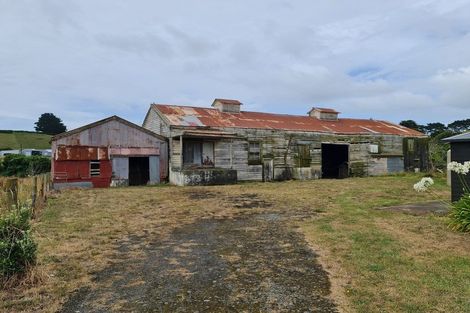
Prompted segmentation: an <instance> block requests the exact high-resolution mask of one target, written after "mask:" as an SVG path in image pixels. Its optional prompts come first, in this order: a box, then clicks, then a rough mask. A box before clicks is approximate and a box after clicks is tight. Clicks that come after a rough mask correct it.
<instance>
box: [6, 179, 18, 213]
mask: <svg viewBox="0 0 470 313" xmlns="http://www.w3.org/2000/svg"><path fill="white" fill-rule="evenodd" d="M4 190H5V191H6V192H7V205H8V207H11V206H13V205H14V206H15V207H18V178H9V179H7V180H6V181H5V185H4Z"/></svg>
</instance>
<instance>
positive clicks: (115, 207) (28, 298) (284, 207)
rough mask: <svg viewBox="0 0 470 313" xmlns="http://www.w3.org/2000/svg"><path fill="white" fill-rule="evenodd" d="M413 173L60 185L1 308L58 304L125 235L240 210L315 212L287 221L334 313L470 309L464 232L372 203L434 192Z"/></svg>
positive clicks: (469, 254) (105, 261) (442, 189)
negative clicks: (32, 261) (323, 282)
mask: <svg viewBox="0 0 470 313" xmlns="http://www.w3.org/2000/svg"><path fill="white" fill-rule="evenodd" d="M418 178H419V176H417V175H406V176H389V177H375V178H353V179H346V180H316V181H306V182H301V181H289V182H282V183H247V184H239V185H233V186H215V187H172V186H161V187H140V188H113V189H94V190H71V191H65V192H62V193H60V194H57V195H55V196H54V197H53V198H51V199H50V200H49V203H48V206H47V207H46V208H45V209H44V211H43V212H42V215H41V216H40V218H39V219H38V220H37V221H35V224H34V230H35V233H36V239H37V240H38V242H39V264H38V266H37V267H36V268H35V270H34V271H33V272H32V273H31V274H30V279H29V281H27V282H25V283H24V284H23V285H21V286H19V287H17V288H15V289H12V290H9V291H8V292H7V291H0V310H4V311H21V310H25V311H35V312H41V311H42V312H53V311H56V310H57V309H58V308H60V305H61V303H63V302H64V301H65V300H66V299H67V297H68V296H69V295H70V293H71V292H72V291H73V290H75V289H77V288H79V287H83V286H93V284H94V281H93V280H92V277H93V273H96V272H98V271H100V270H102V269H104V268H106V266H107V265H109V264H111V263H112V262H113V257H115V256H116V255H117V254H118V253H119V251H118V250H117V247H118V244H119V243H120V242H122V241H123V240H124V241H125V240H126V238H129V237H131V236H133V235H139V236H150V235H152V236H157V238H164V237H165V236H167V235H168V234H169V232H170V231H172V230H173V229H175V228H177V227H178V226H181V225H185V224H189V223H191V222H194V221H195V220H196V219H198V218H230V217H231V216H233V215H236V214H242V213H243V212H244V211H253V210H259V211H262V212H270V211H273V212H282V211H284V212H285V211H295V210H299V212H300V211H303V212H305V210H308V211H311V212H312V213H314V214H313V215H312V216H310V217H308V218H305V219H303V220H302V221H299V220H297V221H296V222H291V223H290V224H291V225H290V227H292V228H293V229H296V230H297V231H299V232H301V233H303V234H304V235H305V238H306V240H307V241H308V242H309V244H310V245H311V246H312V248H313V249H314V250H315V251H317V252H318V254H319V255H320V261H321V263H322V265H323V267H324V268H325V269H326V270H327V271H328V272H329V274H330V280H331V283H332V296H333V298H334V300H335V302H336V303H337V304H338V306H339V308H340V309H341V310H342V311H345V312H470V240H469V239H470V237H469V235H466V234H461V233H456V232H453V231H451V230H449V229H448V228H447V223H448V220H447V218H446V217H438V216H435V215H424V216H413V215H407V214H404V213H400V212H390V211H383V210H376V208H378V207H382V206H390V205H395V204H402V203H412V202H419V201H425V200H432V199H433V197H432V196H431V195H429V194H423V193H416V192H415V191H414V190H413V188H412V186H413V184H414V183H415V182H416V181H417V180H418ZM436 181H437V183H436V185H435V188H434V190H435V191H436V192H437V193H438V194H439V195H440V197H442V198H443V199H448V198H449V190H448V188H447V186H445V182H444V180H442V179H437V180H436ZM210 193H217V194H218V195H222V196H224V197H230V198H231V199H236V198H237V196H240V195H243V194H246V193H251V194H254V193H255V194H256V195H257V197H258V198H260V199H262V200H263V202H260V205H259V207H256V208H245V207H243V206H238V207H237V206H236V205H232V206H230V205H226V204H225V205H222V204H221V203H220V202H219V201H217V199H215V200H214V198H211V197H206V196H205V195H207V194H210ZM234 203H236V202H234ZM263 203H271V204H272V205H270V206H266V207H264V204H263ZM144 238H145V237H144ZM135 253H136V254H139V251H138V250H137V251H136V252H135Z"/></svg>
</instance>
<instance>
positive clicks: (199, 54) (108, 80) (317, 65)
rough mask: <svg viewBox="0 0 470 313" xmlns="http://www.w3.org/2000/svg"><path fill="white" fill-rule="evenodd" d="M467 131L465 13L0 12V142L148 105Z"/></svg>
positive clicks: (348, 5) (370, 8)
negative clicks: (462, 124) (331, 111)
mask: <svg viewBox="0 0 470 313" xmlns="http://www.w3.org/2000/svg"><path fill="white" fill-rule="evenodd" d="M216 97H219V98H232V99H238V100H240V101H241V102H243V103H244V106H243V109H244V110H247V111H267V112H276V113H290V114H302V115H303V114H306V112H307V111H308V110H309V108H310V107H312V106H321V107H331V108H335V109H337V110H339V111H340V112H342V114H341V116H342V117H358V118H371V117H372V118H376V119H384V120H388V121H392V122H399V121H401V120H403V119H414V120H416V121H418V122H421V123H427V122H433V121H441V122H445V123H447V122H452V121H454V120H456V119H464V118H470V0H469V1H464V0H453V1H451V0H442V1H433V0H422V1H409V0H406V1H400V0H394V1H385V0H383V1H378V0H369V1H346V0H345V1H334V0H329V1H311V0H290V1H287V0H286V1H279V0H257V1H253V0H249V1H248V0H237V1H224V0H204V1H201V0H198V1H196V0H184V1H183V0H172V1H158V0H145V1H144V0H142V1H137V0H136V1H119V0H109V1H105V0H92V1H91V0H90V1H87V0H80V1H71V0H68V1H64V0H56V1H49V0H30V1H22V0H0V129H25V130H32V129H33V126H34V125H33V124H34V122H35V121H36V120H37V118H38V117H39V115H40V114H41V113H44V112H52V113H54V114H56V115H57V116H59V117H60V118H62V119H63V121H64V122H65V124H66V125H67V126H68V128H69V129H71V128H75V127H78V126H80V125H83V124H85V123H89V122H93V121H95V120H97V119H101V118H104V117H107V116H110V115H113V114H116V115H120V116H121V117H124V118H127V119H129V120H131V121H133V122H135V123H137V124H141V123H142V121H143V119H144V117H145V114H146V112H147V109H148V107H149V104H150V103H153V102H155V103H170V104H183V105H195V106H210V104H211V103H212V100H213V99H214V98H216Z"/></svg>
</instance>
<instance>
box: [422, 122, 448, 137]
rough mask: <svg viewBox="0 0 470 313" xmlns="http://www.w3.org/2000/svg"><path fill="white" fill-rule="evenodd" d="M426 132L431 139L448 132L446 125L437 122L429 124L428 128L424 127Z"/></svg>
mask: <svg viewBox="0 0 470 313" xmlns="http://www.w3.org/2000/svg"><path fill="white" fill-rule="evenodd" d="M424 130H425V132H426V134H428V135H429V136H431V137H435V136H437V135H438V134H440V133H442V132H444V131H446V130H447V127H446V125H444V124H442V123H439V122H436V123H428V124H427V125H426V126H424Z"/></svg>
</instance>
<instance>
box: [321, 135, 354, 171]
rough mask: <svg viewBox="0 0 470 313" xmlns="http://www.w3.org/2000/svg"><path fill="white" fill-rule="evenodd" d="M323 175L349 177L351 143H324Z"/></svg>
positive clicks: (322, 147)
mask: <svg viewBox="0 0 470 313" xmlns="http://www.w3.org/2000/svg"><path fill="white" fill-rule="evenodd" d="M321 159H322V177H323V178H346V177H348V172H349V168H348V162H349V145H346V144H326V143H324V144H322V145H321Z"/></svg>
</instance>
